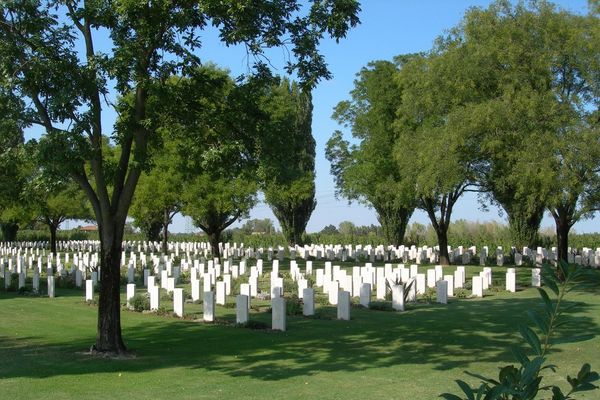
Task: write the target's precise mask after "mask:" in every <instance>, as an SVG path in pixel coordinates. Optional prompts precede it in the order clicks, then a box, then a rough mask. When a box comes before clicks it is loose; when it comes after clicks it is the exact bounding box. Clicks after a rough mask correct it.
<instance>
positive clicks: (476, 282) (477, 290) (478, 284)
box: [472, 276, 483, 297]
mask: <svg viewBox="0 0 600 400" xmlns="http://www.w3.org/2000/svg"><path fill="white" fill-rule="evenodd" d="M472 291H473V297H483V278H482V277H481V276H474V277H473V283H472Z"/></svg>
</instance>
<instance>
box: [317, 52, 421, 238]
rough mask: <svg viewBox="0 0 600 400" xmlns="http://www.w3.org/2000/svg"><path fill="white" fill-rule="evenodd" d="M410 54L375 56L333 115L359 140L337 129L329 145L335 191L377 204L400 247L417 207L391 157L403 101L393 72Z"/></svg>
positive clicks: (387, 235)
mask: <svg viewBox="0 0 600 400" xmlns="http://www.w3.org/2000/svg"><path fill="white" fill-rule="evenodd" d="M409 59H410V56H406V57H398V58H397V59H396V60H395V62H389V61H374V62H371V63H369V64H368V66H367V67H365V68H363V69H361V71H360V72H359V73H358V74H357V79H356V80H355V81H354V89H353V90H352V91H351V92H350V95H351V98H352V99H351V100H349V101H342V102H340V103H339V104H338V105H337V106H336V107H335V112H334V114H333V118H334V119H335V120H337V121H338V122H339V123H340V124H342V125H344V126H350V128H351V131H352V136H353V137H354V138H355V139H357V140H359V144H357V145H352V146H351V145H350V143H349V142H348V141H346V140H344V139H343V134H342V133H341V132H340V131H336V132H335V133H334V134H333V136H332V137H331V138H330V139H329V141H328V142H327V148H326V157H327V159H328V160H329V162H330V163H331V173H332V175H333V176H334V178H335V183H336V195H338V196H342V197H345V198H347V199H348V200H350V201H352V200H357V201H359V202H361V203H363V204H365V205H367V206H369V207H373V208H374V209H375V211H376V212H377V219H378V221H379V223H380V224H381V226H382V228H383V231H384V234H385V238H386V240H387V241H388V243H391V244H393V245H396V246H397V245H400V244H402V242H403V240H404V234H405V232H406V226H407V224H408V221H409V219H410V217H411V216H412V213H413V211H414V209H415V200H414V193H413V191H412V189H411V188H410V187H409V186H405V185H402V175H401V173H402V171H401V170H399V169H398V168H397V165H396V163H395V161H394V157H393V148H394V143H395V141H396V138H397V133H396V131H395V130H394V126H393V124H394V121H395V120H396V110H397V109H398V107H399V105H400V103H401V101H402V88H401V87H400V86H399V85H398V84H397V83H396V81H395V80H394V77H395V75H396V73H397V72H398V70H399V69H400V68H402V65H403V64H404V63H405V62H406V61H407V60H409Z"/></svg>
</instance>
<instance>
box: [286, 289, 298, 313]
mask: <svg viewBox="0 0 600 400" xmlns="http://www.w3.org/2000/svg"><path fill="white" fill-rule="evenodd" d="M285 314H286V315H302V300H300V299H299V298H298V296H297V295H295V294H294V295H291V296H286V298H285Z"/></svg>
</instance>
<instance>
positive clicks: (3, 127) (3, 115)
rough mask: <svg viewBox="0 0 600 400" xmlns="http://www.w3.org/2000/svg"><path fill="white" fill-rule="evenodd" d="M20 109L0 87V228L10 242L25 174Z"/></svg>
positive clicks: (18, 218) (18, 216) (16, 227)
mask: <svg viewBox="0 0 600 400" xmlns="http://www.w3.org/2000/svg"><path fill="white" fill-rule="evenodd" d="M23 108H24V103H23V101H21V100H20V99H19V98H18V97H16V96H14V95H13V94H12V93H10V92H9V91H6V90H5V88H4V87H3V86H1V85H0V229H1V231H2V239H3V240H6V241H10V242H12V241H14V240H16V237H17V232H18V230H19V223H20V222H22V220H23V218H24V215H23V209H22V207H20V204H19V203H20V201H21V194H22V192H23V188H24V186H25V183H26V182H27V175H28V173H29V168H28V165H29V162H28V157H27V156H28V154H27V150H26V146H25V140H24V136H23V129H24V127H25V124H24V123H23V122H22V121H21V118H20V116H21V113H22V110H23Z"/></svg>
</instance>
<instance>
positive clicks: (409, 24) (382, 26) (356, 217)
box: [172, 0, 598, 232]
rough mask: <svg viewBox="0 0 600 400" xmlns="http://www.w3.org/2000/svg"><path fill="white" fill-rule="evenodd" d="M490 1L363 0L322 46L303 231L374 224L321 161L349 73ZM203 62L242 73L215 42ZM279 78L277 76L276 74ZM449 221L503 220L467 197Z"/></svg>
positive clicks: (574, 5) (415, 44)
mask: <svg viewBox="0 0 600 400" xmlns="http://www.w3.org/2000/svg"><path fill="white" fill-rule="evenodd" d="M489 3H490V1H467V0H451V1H444V0H420V1H419V0H403V1H400V0H368V1H363V2H362V6H361V8H362V11H361V14H360V19H361V25H360V26H358V27H357V28H355V29H354V30H352V31H350V33H349V34H348V36H347V38H346V39H344V40H342V41H340V43H338V44H336V43H335V42H333V41H325V42H323V44H322V46H321V51H322V52H323V54H324V55H325V57H326V60H327V62H328V64H329V69H330V71H331V72H332V73H333V79H332V80H330V81H325V82H321V83H320V84H319V86H318V87H317V88H316V90H315V91H314V93H313V104H314V114H313V135H314V137H315V139H316V142H317V159H316V171H317V178H316V197H317V207H316V209H315V211H314V212H313V215H312V217H311V219H310V221H309V223H308V227H307V231H308V232H314V231H319V230H321V229H322V228H323V227H324V226H325V225H328V224H333V225H336V226H337V225H338V224H339V223H340V222H341V221H345V220H350V221H352V222H354V223H355V224H357V225H368V224H377V219H376V215H375V212H374V211H373V210H371V209H369V208H366V207H364V206H361V205H357V204H352V205H348V202H347V201H346V200H343V199H340V200H337V199H335V195H334V192H335V187H334V183H333V179H332V177H331V175H330V174H329V162H328V161H327V160H326V159H325V143H326V142H327V140H328V139H329V137H330V136H331V134H332V133H333V131H334V130H336V129H340V127H339V126H338V125H337V124H336V123H335V122H334V121H333V120H331V118H330V117H331V113H332V110H333V107H334V106H335V105H336V104H337V103H338V102H339V101H341V100H344V99H347V98H348V93H349V92H350V90H352V87H353V80H354V77H355V74H356V73H357V72H358V71H359V70H360V68H362V67H363V66H365V65H366V64H367V63H368V62H369V61H373V60H377V59H391V58H392V57H394V56H395V55H398V54H405V53H413V52H418V51H426V50H428V49H430V48H431V46H432V44H433V41H434V40H435V38H436V37H437V36H439V35H440V34H442V33H443V32H444V30H446V29H449V28H451V27H453V26H455V25H456V24H457V23H458V22H459V21H460V20H461V18H462V16H463V15H464V13H465V11H466V10H467V9H468V8H469V7H472V6H482V7H486V6H487V5H488V4H489ZM557 4H559V5H560V6H561V7H563V8H566V9H568V10H570V11H573V12H577V13H586V12H587V1H586V0H569V1H561V2H557ZM203 55H204V59H205V61H208V60H210V61H214V62H215V63H217V64H219V65H222V66H226V67H227V68H229V69H230V70H231V72H232V73H233V74H234V75H236V74H240V73H245V72H247V60H246V59H245V52H244V51H243V49H239V48H224V47H222V46H220V45H218V44H217V43H216V42H215V41H212V42H210V43H209V42H205V45H204V48H203ZM271 59H272V61H273V63H274V65H275V66H277V65H278V64H280V61H281V60H282V59H283V53H279V52H277V51H276V52H273V53H272V56H271ZM280 73H283V71H280ZM266 217H268V218H271V219H272V220H273V221H275V222H276V221H277V219H276V218H275V217H274V215H273V214H272V212H271V211H270V209H269V207H268V206H267V205H265V204H264V203H261V204H259V205H257V206H256V207H255V208H254V209H253V210H252V212H251V218H266ZM452 219H453V220H456V219H467V220H479V221H488V220H499V221H505V218H504V217H501V216H500V215H499V213H498V209H497V208H495V207H491V206H490V207H489V209H488V211H482V210H481V209H480V205H479V203H478V201H477V195H476V194H473V193H467V194H466V195H464V196H463V197H462V198H461V199H460V200H459V202H458V204H457V205H456V207H455V209H454V212H453V215H452ZM414 221H417V222H419V223H423V224H428V223H429V219H428V217H427V215H426V214H425V213H424V212H421V211H417V212H415V214H414V215H413V217H412V219H411V222H414ZM542 226H543V227H553V226H554V221H553V220H552V219H551V218H550V217H549V216H546V217H545V219H544V221H543V222H542ZM574 229H575V230H576V231H577V232H595V231H598V228H597V221H596V220H587V221H582V222H579V223H578V224H576V225H575V227H574ZM172 230H173V231H175V232H189V231H192V230H194V228H193V226H192V224H191V222H190V221H189V220H187V219H185V218H183V217H181V216H178V217H176V218H175V221H174V224H173V227H172Z"/></svg>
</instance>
